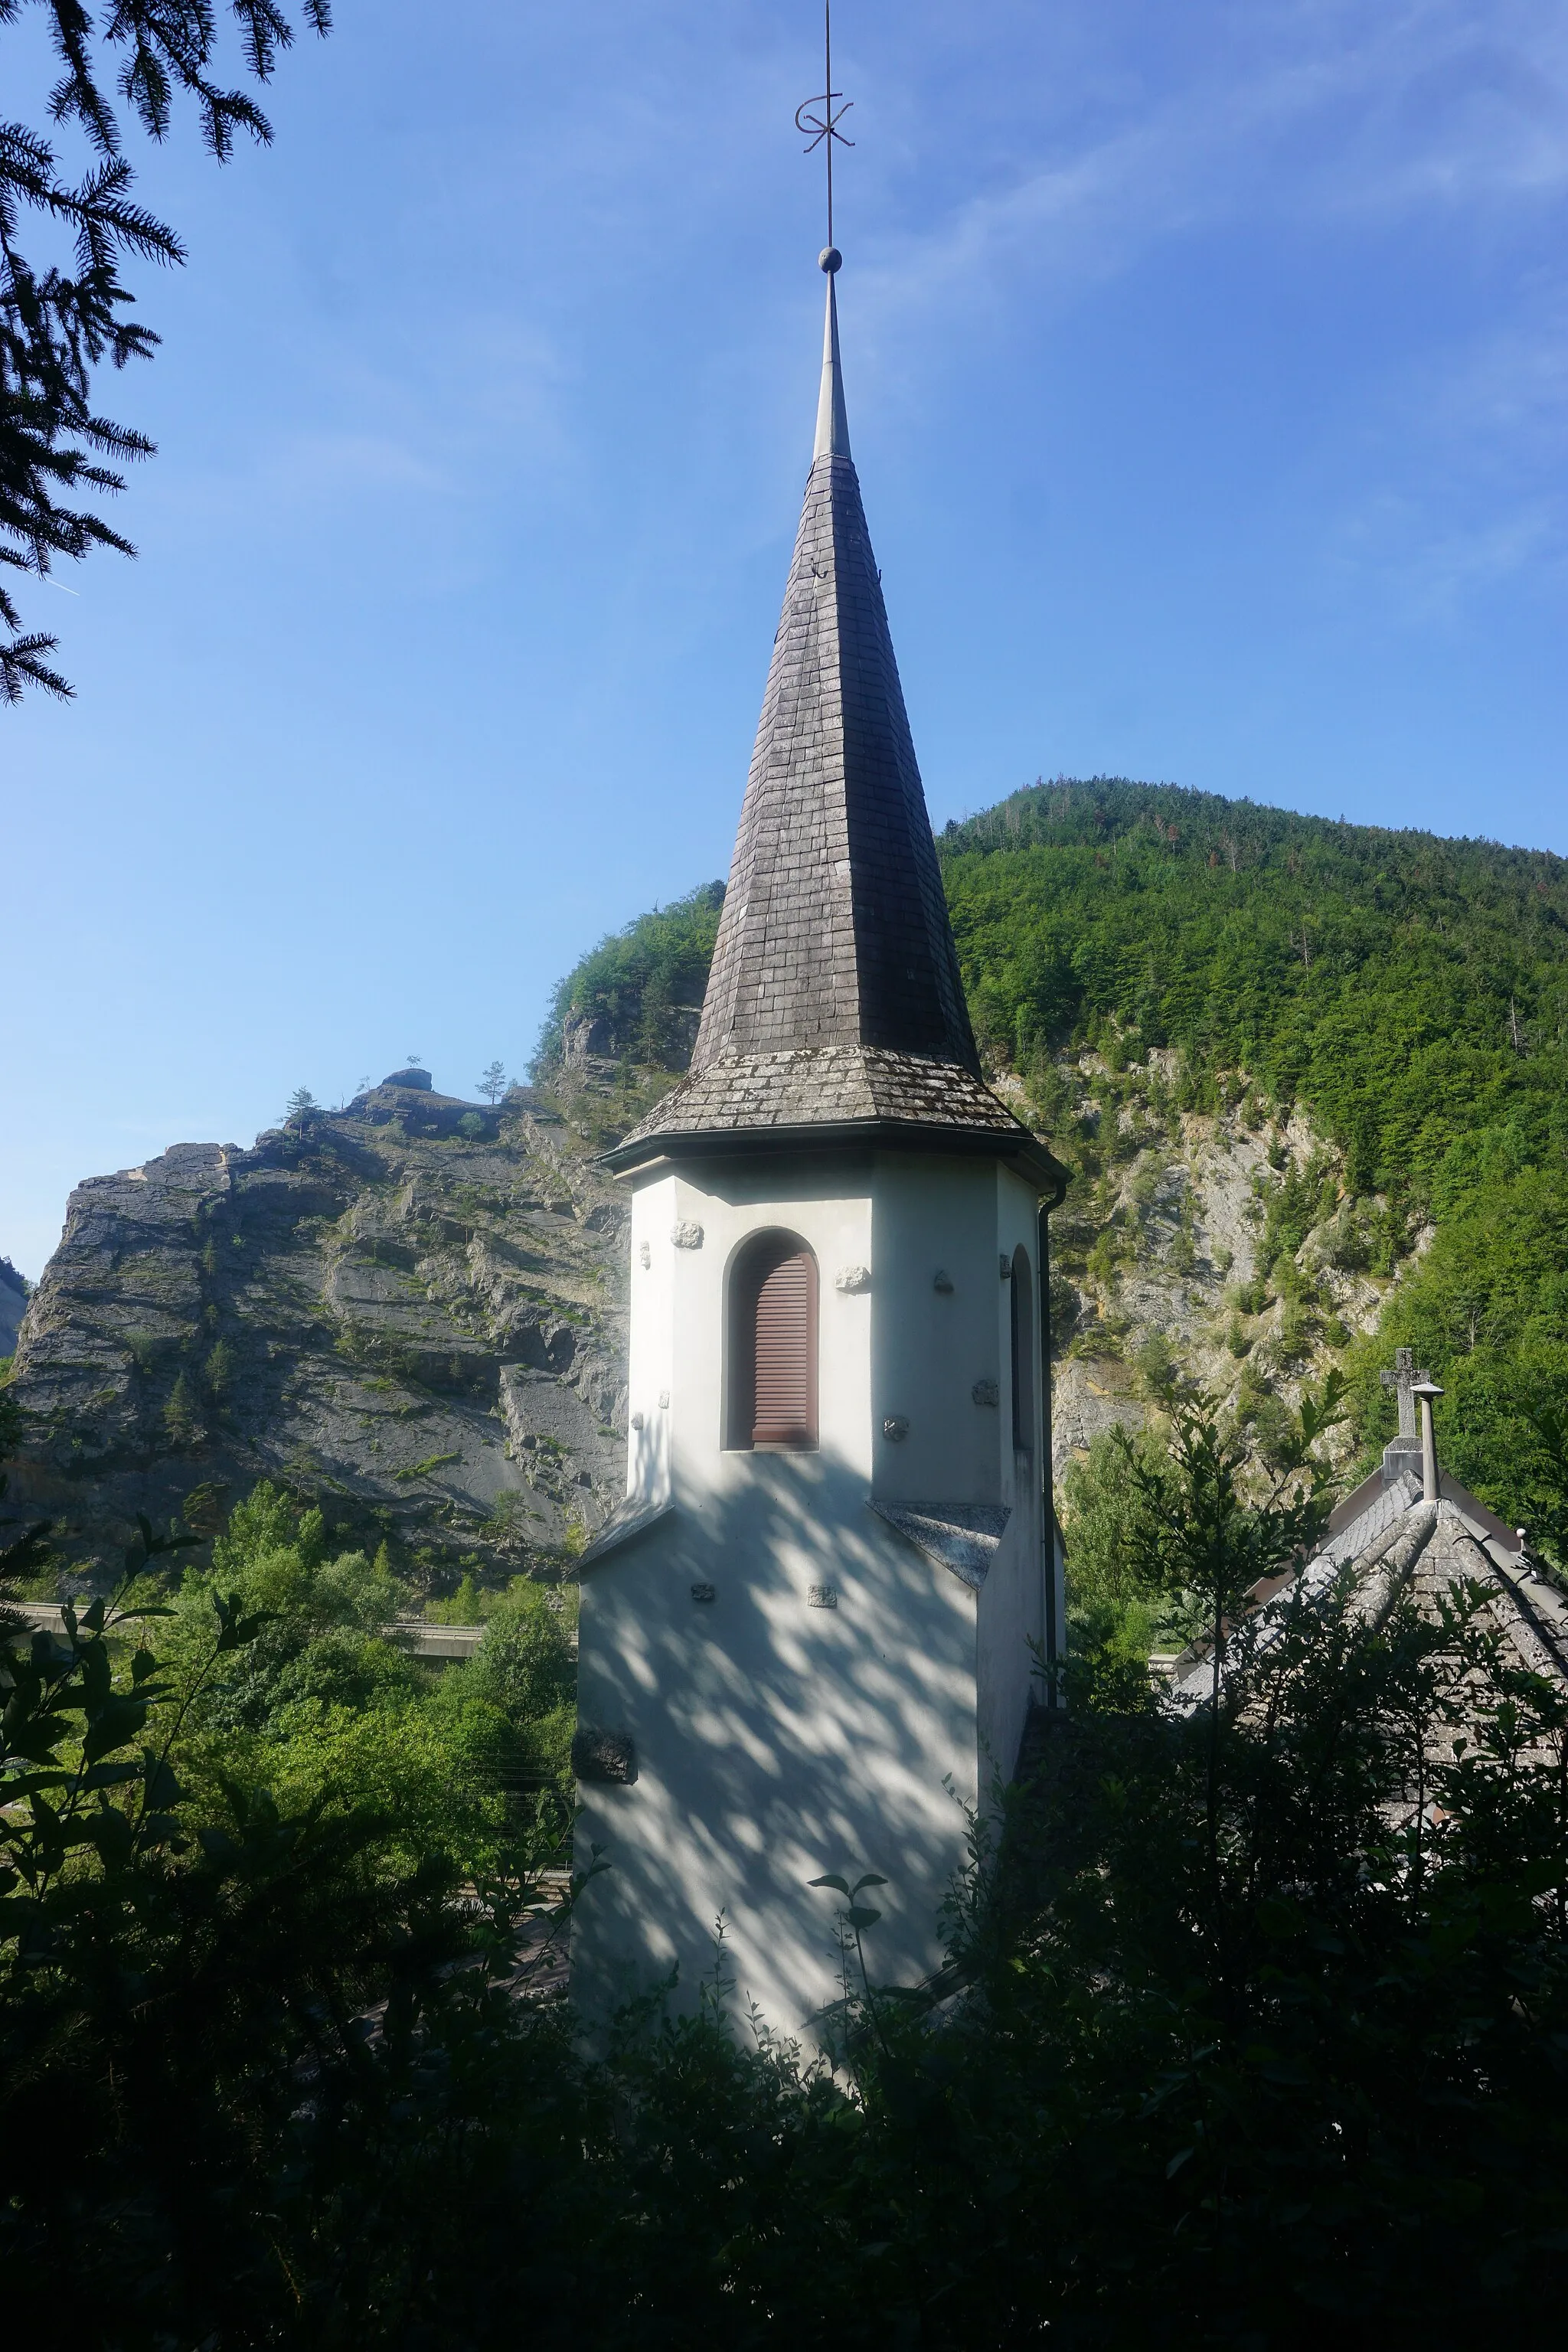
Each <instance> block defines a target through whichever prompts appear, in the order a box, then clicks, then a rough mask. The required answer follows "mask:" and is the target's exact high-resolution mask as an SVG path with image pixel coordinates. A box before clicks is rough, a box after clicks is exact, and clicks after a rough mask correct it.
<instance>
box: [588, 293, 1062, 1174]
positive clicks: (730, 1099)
mask: <svg viewBox="0 0 1568 2352" xmlns="http://www.w3.org/2000/svg"><path fill="white" fill-rule="evenodd" d="M837 264H838V257H837V253H836V252H833V251H831V250H830V251H829V252H828V253H827V254H825V255H824V257H823V266H824V268H826V269H827V271H828V278H827V302H826V321H825V325H824V332H823V362H822V384H821V392H820V395H819V401H818V410H817V426H816V447H815V450H814V453H813V457H812V466H811V472H810V474H809V476H808V477H807V479H806V485H805V500H804V503H803V506H802V509H801V517H800V526H799V529H798V530H797V532H796V534H795V555H794V559H793V561H792V562H791V565H790V572H789V581H788V584H787V586H786V588H785V590H784V613H783V616H782V618H781V619H780V622H779V626H778V631H777V634H776V635H775V637H774V640H773V661H772V664H771V666H770V668H769V672H768V683H767V690H766V693H765V694H764V696H763V712H762V719H761V722H760V724H759V726H758V729H757V738H756V746H755V749H754V751H753V752H752V767H751V774H750V778H749V780H748V782H747V786H746V795H745V801H744V803H743V805H742V811H741V824H740V830H739V833H738V834H737V836H736V840H735V851H734V856H733V859H732V861H731V868H730V881H729V887H728V890H727V893H726V896H725V900H724V909H723V913H722V916H721V919H720V925H719V937H718V941H717V944H716V946H715V948H714V953H713V962H712V967H711V970H710V975H709V981H708V989H707V994H706V997H705V999H704V1002H703V1007H702V1021H701V1026H700V1030H699V1032H698V1036H697V1043H696V1046H695V1049H694V1051H693V1054H692V1058H691V1067H690V1071H689V1075H688V1076H686V1077H685V1078H684V1079H683V1080H682V1081H681V1083H680V1084H679V1086H678V1087H675V1088H674V1090H673V1091H672V1092H671V1093H670V1094H668V1095H667V1096H666V1097H665V1098H664V1099H663V1101H661V1102H660V1103H659V1104H658V1108H656V1110H655V1111H654V1112H653V1114H652V1116H651V1117H650V1118H647V1119H646V1120H645V1121H644V1122H643V1124H642V1125H641V1126H640V1127H639V1128H637V1129H636V1130H635V1131H634V1132H633V1133H632V1134H631V1135H629V1136H628V1137H627V1138H626V1140H625V1142H623V1143H622V1144H620V1145H619V1146H618V1147H617V1148H616V1150H615V1151H613V1152H610V1153H608V1154H606V1159H607V1160H608V1162H609V1164H610V1165H611V1166H612V1167H616V1168H619V1169H622V1170H626V1169H629V1168H632V1167H635V1166H637V1165H638V1164H641V1163H642V1162H645V1161H646V1160H648V1159H650V1158H653V1157H655V1156H666V1155H668V1153H670V1152H671V1151H673V1150H676V1149H677V1148H678V1147H679V1145H682V1144H693V1145H695V1146H696V1147H697V1148H703V1149H708V1150H712V1149H714V1148H715V1147H717V1146H719V1145H721V1144H724V1145H728V1146H730V1147H731V1148H742V1147H744V1146H745V1145H746V1144H747V1143H748V1142H751V1143H758V1142H767V1143H772V1144H777V1143H779V1142H781V1141H782V1140H783V1139H785V1138H786V1137H788V1138H790V1139H795V1140H798V1141H801V1142H807V1143H808V1142H810V1141H812V1140H814V1139H816V1140H819V1141H826V1140H827V1139H828V1137H829V1133H830V1131H831V1133H832V1134H833V1136H834V1138H835V1139H844V1138H846V1137H847V1136H849V1135H860V1136H863V1137H865V1138H866V1139H868V1140H879V1139H886V1140H893V1139H901V1140H904V1141H909V1142H916V1141H926V1142H954V1143H960V1144H967V1145H969V1146H971V1147H979V1148H982V1149H984V1148H986V1147H987V1146H989V1147H990V1148H993V1149H994V1150H997V1151H999V1152H1001V1153H1003V1154H1005V1156H1008V1157H1010V1158H1018V1159H1019V1160H1021V1162H1022V1163H1024V1164H1026V1165H1028V1166H1030V1167H1031V1168H1032V1171H1033V1172H1034V1173H1035V1175H1036V1177H1037V1181H1040V1182H1041V1183H1042V1184H1044V1185H1050V1184H1051V1183H1053V1182H1054V1181H1055V1176H1056V1171H1055V1163H1054V1162H1052V1161H1051V1160H1049V1158H1048V1155H1047V1154H1046V1153H1045V1152H1044V1151H1043V1150H1042V1149H1041V1147H1040V1146H1039V1145H1038V1144H1037V1143H1036V1142H1035V1139H1034V1138H1033V1137H1032V1136H1030V1134H1029V1132H1028V1130H1027V1129H1026V1128H1024V1127H1023V1126H1022V1124H1021V1123H1020V1122H1019V1121H1018V1120H1017V1119H1016V1118H1014V1116H1013V1114H1012V1113H1011V1111H1009V1110H1008V1109H1007V1108H1006V1106H1005V1104H1004V1103H1002V1102H1001V1101H1000V1100H999V1099H998V1098H997V1097H996V1096H995V1095H994V1094H993V1093H992V1091H991V1089H990V1087H988V1086H987V1085H986V1084H985V1081H984V1077H983V1076H982V1075H981V1068H980V1057H979V1055H978V1053H977V1052H976V1050H975V1045H974V1036H973V1030H972V1029H971V1027H970V1023H969V1014H968V1011H967V1008H966V1006H965V1004H964V999H963V982H962V981H961V979H960V977H959V970H958V956H957V951H956V950H955V948H954V945H953V939H952V926H951V924H950V923H949V921H948V916H947V902H946V899H945V898H944V897H943V894H942V875H941V871H940V869H939V867H938V865H937V858H936V849H935V845H934V843H933V842H932V839H931V820H930V817H929V815H928V814H927V812H926V804H925V794H924V792H923V790H922V788H921V776H920V769H919V767H918V765H917V763H916V761H915V753H914V745H913V742H912V741H911V740H910V723H909V718H908V715H907V713H906V711H905V709H904V698H903V689H902V688H901V686H900V681H899V669H898V664H897V662H896V660H895V659H894V656H893V645H892V638H891V635H889V628H888V615H887V611H886V608H885V606H884V604H883V602H882V586H881V574H880V572H879V571H878V569H877V563H876V559H875V557H874V555H873V554H872V551H871V541H870V536H869V534H868V530H867V528H866V516H865V510H864V508H863V507H862V505H861V500H860V484H859V479H858V476H857V474H856V471H855V466H854V462H853V460H852V458H851V457H850V455H849V427H848V420H847V410H846V407H845V401H844V383H843V373H842V368H841V365H840V360H839V350H838V311H837V295H836V291H835V282H834V272H835V271H836V270H837Z"/></svg>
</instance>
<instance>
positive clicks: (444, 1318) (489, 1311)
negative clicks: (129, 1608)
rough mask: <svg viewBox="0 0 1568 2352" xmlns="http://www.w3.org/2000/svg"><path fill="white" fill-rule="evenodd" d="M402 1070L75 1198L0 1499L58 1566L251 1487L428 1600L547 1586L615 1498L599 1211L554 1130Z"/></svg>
mask: <svg viewBox="0 0 1568 2352" xmlns="http://www.w3.org/2000/svg"><path fill="white" fill-rule="evenodd" d="M420 1076H423V1074H422V1073H418V1074H416V1073H413V1072H407V1071H405V1072H400V1073H398V1074H397V1076H396V1078H395V1079H394V1080H392V1081H388V1082H387V1083H386V1084H385V1085H384V1086H381V1087H373V1088H371V1089H370V1090H369V1091H368V1092H367V1093H366V1094H364V1095H363V1096H361V1097H359V1098H358V1099H357V1100H356V1101H355V1102H354V1103H353V1104H352V1105H351V1106H350V1107H349V1108H348V1109H347V1110H345V1111H342V1112H333V1113H315V1114H312V1115H310V1117H309V1118H306V1119H302V1120H294V1121H291V1122H290V1123H289V1125H288V1126H287V1127H285V1128H283V1129H279V1130H276V1131H273V1132H270V1133H268V1134H265V1135H262V1136H260V1137H258V1139H257V1142H256V1144H255V1146H254V1148H253V1149H252V1150H248V1151H243V1150H239V1149H238V1147H237V1146H235V1145H232V1144H228V1145H220V1144H189V1143H185V1144H175V1145H174V1146H172V1147H171V1148H170V1150H167V1151H165V1152H164V1153H163V1154H162V1155H161V1157H160V1158H158V1159H156V1160H149V1161H148V1163H147V1164H146V1166H145V1167H142V1168H132V1169H126V1170H123V1171H121V1172H120V1173H119V1174H118V1175H113V1176H99V1177H93V1178H90V1179H89V1181H87V1182H86V1183H84V1184H81V1185H79V1187H78V1189H77V1191H76V1192H74V1193H73V1194H72V1196H71V1201H70V1205H69V1209H68V1214H67V1221H66V1230H65V1234H64V1238H63V1239H62V1241H61V1243H60V1246H59V1248H58V1250H57V1252H56V1253H55V1255H54V1257H53V1258H52V1259H51V1260H50V1262H49V1265H48V1266H47V1269H46V1271H45V1274H44V1276H43V1278H42V1280H41V1281H40V1283H39V1285H38V1287H37V1293H36V1295H35V1297H34V1298H33V1300H32V1301H31V1306H30V1312H29V1313H28V1316H27V1319H26V1329H25V1331H24V1333H23V1335H22V1338H21V1340H20V1343H19V1345H18V1348H17V1351H16V1374H15V1381H14V1384H13V1388H12V1391H11V1393H12V1394H13V1395H14V1396H15V1397H16V1401H17V1402H19V1403H20V1404H21V1406H22V1408H23V1412H24V1415H25V1424H24V1439H23V1447H22V1454H21V1458H20V1459H19V1460H18V1461H17V1462H16V1465H14V1467H13V1469H12V1474H11V1490H10V1493H9V1495H8V1496H6V1498H5V1502H4V1504H0V1513H4V1514H5V1517H7V1518H16V1519H19V1520H28V1519H33V1518H37V1517H45V1516H47V1517H52V1518H53V1519H54V1520H55V1521H56V1523H57V1535H58V1539H59V1543H60V1547H61V1549H62V1551H63V1553H64V1556H65V1564H66V1567H67V1570H68V1571H70V1570H75V1571H76V1573H77V1575H78V1577H79V1579H80V1580H101V1579H102V1577H103V1576H105V1575H107V1574H108V1573H109V1572H110V1570H111V1569H112V1567H113V1564H114V1562H115V1561H116V1559H117V1558H118V1554H119V1549H120V1547H121V1545H123V1543H124V1542H125V1541H126V1540H127V1539H128V1538H129V1536H130V1535H131V1533H132V1531H133V1527H134V1517H135V1514H136V1513H137V1512H138V1511H144V1512H146V1513H147V1515H148V1516H149V1517H151V1518H153V1520H154V1521H155V1522H163V1521H167V1520H169V1519H171V1518H172V1517H174V1515H175V1514H176V1513H177V1512H180V1511H181V1510H182V1508H183V1507H185V1506H186V1505H187V1502H188V1501H189V1499H190V1498H192V1497H193V1496H211V1495H212V1494H214V1493H217V1494H219V1495H221V1496H225V1497H226V1500H227V1501H228V1502H229V1503H232V1502H233V1501H234V1500H236V1499H237V1497H238V1496H242V1495H243V1494H245V1493H246V1492H247V1489H248V1488H250V1487H251V1486H254V1485H255V1484H256V1483H257V1481H258V1479H261V1478H270V1479H273V1480H276V1481H279V1482H281V1483H282V1484H284V1485H286V1486H289V1487H291V1488H293V1489H294V1490H295V1491H297V1492H298V1493H299V1494H300V1495H301V1496H305V1497H307V1498H309V1499H310V1500H311V1501H313V1502H316V1503H319V1504H320V1505H321V1508H322V1509H323V1511H324V1512H325V1513H326V1516H327V1517H328V1519H329V1521H330V1522H331V1524H332V1525H333V1527H334V1528H336V1529H338V1530H339V1531H340V1532H341V1533H342V1535H344V1536H345V1537H347V1538H352V1539H354V1540H359V1541H363V1542H364V1543H366V1544H374V1543H377V1542H379V1541H380V1540H382V1539H383V1538H386V1539H388V1540H389V1541H390V1542H391V1544H392V1546H393V1549H394V1554H395V1558H396V1559H397V1561H398V1564H399V1566H400V1567H401V1568H402V1569H403V1570H405V1572H408V1573H411V1574H412V1575H414V1576H415V1577H416V1579H419V1580H424V1581H426V1582H427V1583H428V1584H429V1585H431V1586H432V1587H433V1588H435V1589H440V1588H441V1587H443V1586H444V1585H446V1584H448V1583H449V1582H450V1581H451V1580H452V1579H453V1578H454V1577H455V1576H456V1575H457V1574H458V1573H459V1572H460V1570H461V1568H462V1566H463V1565H464V1564H465V1563H466V1562H472V1563H474V1564H475V1565H477V1566H478V1567H479V1569H480V1570H481V1572H483V1573H488V1574H492V1575H504V1574H507V1573H511V1572H515V1571H516V1570H520V1569H531V1570H537V1571H539V1572H542V1573H546V1574H561V1573H569V1572H570V1570H571V1566H572V1562H573V1560H574V1558H575V1556H576V1554H577V1553H578V1552H579V1551H580V1550H581V1549H583V1547H584V1545H585V1544H586V1543H587V1542H588V1541H590V1540H591V1539H592V1538H593V1537H594V1535H595V1532H596V1531H597V1529H598V1528H599V1527H600V1526H601V1525H602V1524H603V1522H604V1520H605V1517H607V1516H608V1513H609V1511H610V1509H611V1507H612V1506H613V1505H614V1503H615V1501H616V1498H617V1497H618V1496H619V1494H620V1492H621V1489H622V1487H623V1486H624V1482H625V1481H624V1461H625V1439H624V1430H625V1423H626V1392H625V1375H624V1370H623V1365H624V1359H625V1306H624V1296H623V1294H624V1286H625V1275H624V1270H623V1266H622V1263H621V1261H622V1256H623V1244H622V1239H621V1236H622V1230H623V1211H622V1207H621V1203H620V1202H619V1201H618V1200H617V1198H616V1194H615V1192H614V1190H613V1188H612V1186H611V1184H610V1183H609V1181H607V1180H606V1179H605V1176H604V1175H603V1174H602V1173H601V1172H600V1171H599V1170H598V1168H597V1167H596V1165H595V1161H594V1157H593V1149H592V1143H591V1139H590V1138H589V1136H588V1135H587V1134H585V1133H584V1132H582V1131H580V1130H579V1129H577V1128H575V1127H574V1125H573V1124H572V1123H571V1115H569V1116H568V1117H567V1118H564V1119H563V1117H562V1116H561V1114H560V1112H559V1111H558V1110H553V1109H552V1107H550V1106H546V1105H544V1104H542V1103H541V1102H540V1101H539V1099H538V1097H535V1096H533V1095H531V1094H530V1093H529V1092H528V1091H527V1090H526V1089H522V1088H516V1089H514V1090H513V1092H512V1093H511V1095H510V1097H508V1100H507V1102H506V1103H505V1105H504V1106H503V1107H502V1108H501V1109H500V1111H499V1112H498V1111H495V1110H491V1109H488V1108H481V1107H479V1106H476V1105H473V1104H468V1103H462V1102H458V1101H456V1100H455V1099H453V1098H450V1097H445V1096H441V1095H437V1094H436V1093H435V1092H434V1090H433V1089H431V1088H430V1087H429V1086H428V1081H427V1080H426V1083H425V1085H423V1086H421V1085H419V1084H418V1083H417V1080H418V1078H419V1077H420ZM470 1115H471V1116H470ZM590 1123H591V1122H590ZM9 1296H10V1293H9V1291H8V1290H7V1289H6V1287H5V1286H4V1284H0V1302H3V1301H4V1300H5V1299H6V1298H8V1297H9ZM18 1305H20V1301H19V1300H18ZM190 1508H191V1509H192V1510H195V1511H197V1512H198V1513H199V1512H200V1511H201V1509H202V1505H201V1504H200V1503H199V1502H193V1503H191V1505H190ZM209 1516H210V1514H209ZM187 1517H189V1512H187ZM193 1523H194V1522H193ZM3 1539H4V1529H3V1528H0V1540H3Z"/></svg>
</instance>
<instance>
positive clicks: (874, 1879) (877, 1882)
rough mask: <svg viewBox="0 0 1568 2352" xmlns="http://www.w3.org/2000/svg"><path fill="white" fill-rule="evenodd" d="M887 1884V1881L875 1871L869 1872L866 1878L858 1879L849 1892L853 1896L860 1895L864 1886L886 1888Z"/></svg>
mask: <svg viewBox="0 0 1568 2352" xmlns="http://www.w3.org/2000/svg"><path fill="white" fill-rule="evenodd" d="M887 1883H888V1882H887V1880H886V1879H885V1878H880V1877H879V1876H878V1874H877V1873H876V1872H875V1871H874V1870H868V1872H867V1873H866V1875H865V1877H864V1878H858V1879H857V1880H856V1881H855V1884H854V1885H853V1886H852V1887H851V1888H850V1889H849V1892H850V1894H851V1895H858V1894H859V1892H860V1889H861V1888H862V1887H863V1886H886V1885H887Z"/></svg>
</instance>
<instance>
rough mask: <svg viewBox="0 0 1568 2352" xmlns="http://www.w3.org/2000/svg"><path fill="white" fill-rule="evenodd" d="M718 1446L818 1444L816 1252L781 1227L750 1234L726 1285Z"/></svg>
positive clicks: (758, 1449)
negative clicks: (720, 1438) (721, 1419)
mask: <svg viewBox="0 0 1568 2352" xmlns="http://www.w3.org/2000/svg"><path fill="white" fill-rule="evenodd" d="M725 1289H726V1298H725V1320H726V1329H725V1335H724V1340H725V1344H724V1444H725V1447H726V1449H727V1450H728V1451H730V1452H731V1453H753V1452H754V1453H771V1454H810V1453H814V1452H815V1451H816V1444H817V1323H818V1296H819V1289H820V1282H819V1276H818V1273H817V1265H816V1253H815V1252H814V1251H813V1249H812V1247H811V1245H810V1244H809V1243H808V1242H805V1241H803V1240H802V1238H801V1236H800V1235H799V1234H795V1233H790V1232H788V1231H787V1230H786V1229H785V1228H784V1227H783V1226H779V1225H770V1226H768V1227H766V1228H765V1229H764V1230H763V1232H761V1233H755V1234H748V1235H747V1237H746V1239H745V1240H744V1241H743V1242H742V1244H740V1246H739V1247H738V1248H737V1250H736V1251H735V1254H734V1255H733V1257H732V1258H731V1261H730V1272H729V1279H728V1281H727V1283H726V1286H725Z"/></svg>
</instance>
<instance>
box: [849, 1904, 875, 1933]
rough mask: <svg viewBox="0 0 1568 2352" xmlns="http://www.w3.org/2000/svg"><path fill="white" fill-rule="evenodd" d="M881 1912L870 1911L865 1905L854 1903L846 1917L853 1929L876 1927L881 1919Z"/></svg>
mask: <svg viewBox="0 0 1568 2352" xmlns="http://www.w3.org/2000/svg"><path fill="white" fill-rule="evenodd" d="M844 1916H845V1917H846V1918H847V1920H848V1922H849V1925H850V1926H851V1927H857V1928H858V1927H875V1926H876V1924H877V1922H878V1920H879V1918H880V1917H881V1916H882V1915H881V1913H880V1912H879V1911H868V1909H867V1908H866V1906H865V1905H864V1904H863V1903H852V1904H851V1905H850V1906H849V1908H848V1910H847V1911H846V1913H845V1914H844Z"/></svg>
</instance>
